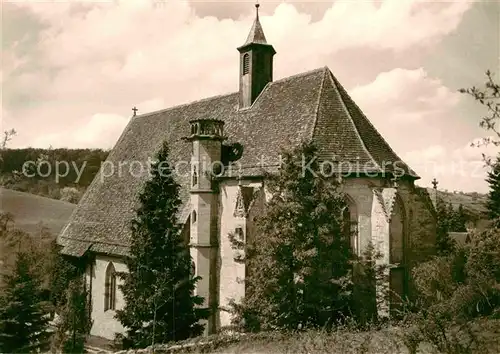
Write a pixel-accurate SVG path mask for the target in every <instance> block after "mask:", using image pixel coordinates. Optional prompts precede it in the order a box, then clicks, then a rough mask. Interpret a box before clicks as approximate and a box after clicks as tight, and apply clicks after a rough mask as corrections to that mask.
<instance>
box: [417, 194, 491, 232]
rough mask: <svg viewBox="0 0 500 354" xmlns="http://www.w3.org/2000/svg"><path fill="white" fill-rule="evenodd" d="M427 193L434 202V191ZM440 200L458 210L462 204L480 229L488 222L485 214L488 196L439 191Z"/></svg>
mask: <svg viewBox="0 0 500 354" xmlns="http://www.w3.org/2000/svg"><path fill="white" fill-rule="evenodd" d="M427 192H429V195H430V196H431V200H432V201H433V202H434V201H435V198H434V193H435V191H434V189H433V188H427ZM437 193H438V195H437V196H438V198H441V199H442V200H443V201H444V202H445V203H446V204H449V203H451V204H452V205H453V207H454V208H455V209H456V208H458V206H459V205H460V204H461V205H463V208H464V211H465V213H466V214H467V215H468V216H469V217H471V219H473V220H476V222H477V224H476V226H477V227H478V228H483V227H485V226H486V225H487V224H488V222H487V221H486V220H485V217H484V213H485V212H486V206H485V205H486V200H487V195H485V194H480V193H475V192H473V193H463V192H455V193H453V192H446V191H442V190H438V191H437Z"/></svg>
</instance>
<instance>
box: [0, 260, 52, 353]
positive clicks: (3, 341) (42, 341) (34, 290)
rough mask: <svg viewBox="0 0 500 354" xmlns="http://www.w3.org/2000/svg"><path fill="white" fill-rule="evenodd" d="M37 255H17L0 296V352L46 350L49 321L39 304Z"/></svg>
mask: <svg viewBox="0 0 500 354" xmlns="http://www.w3.org/2000/svg"><path fill="white" fill-rule="evenodd" d="M37 264H38V263H37V259H36V255H34V254H32V253H28V252H24V251H22V252H19V253H18V255H17V259H16V262H15V265H14V269H13V272H12V274H10V275H6V276H5V285H6V286H5V289H3V292H2V294H1V296H0V352H2V353H29V352H36V351H38V350H43V349H46V348H48V346H49V342H48V338H49V333H48V332H47V326H48V322H49V318H48V313H49V312H48V310H47V308H46V306H45V305H46V304H44V302H43V301H42V299H43V294H42V274H40V272H38V269H37V267H36V266H37Z"/></svg>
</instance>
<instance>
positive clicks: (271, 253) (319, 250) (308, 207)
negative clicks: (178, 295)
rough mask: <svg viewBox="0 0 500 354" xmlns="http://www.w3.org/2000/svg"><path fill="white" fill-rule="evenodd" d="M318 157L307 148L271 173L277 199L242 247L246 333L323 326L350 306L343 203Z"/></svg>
mask: <svg viewBox="0 0 500 354" xmlns="http://www.w3.org/2000/svg"><path fill="white" fill-rule="evenodd" d="M317 157H318V155H317V150H316V148H315V147H314V146H312V145H308V144H306V145H303V146H301V147H300V148H297V149H295V150H293V151H292V152H287V153H284V155H283V162H284V163H283V165H282V166H281V169H280V171H279V173H278V174H276V175H269V176H267V178H266V187H267V189H268V191H269V192H270V193H271V195H272V198H271V200H270V201H269V202H268V203H267V205H266V210H265V213H264V214H263V215H262V216H261V217H260V218H259V219H258V221H257V232H256V235H255V237H254V239H253V240H249V241H248V244H247V247H246V249H245V261H246V263H247V267H248V272H247V275H246V278H245V286H246V289H247V290H246V293H245V297H244V299H243V302H242V303H241V304H237V305H236V306H235V311H236V313H237V314H238V315H239V316H238V317H239V318H240V319H242V320H243V322H244V323H245V324H244V327H246V328H245V329H246V330H258V329H259V328H260V329H272V328H278V329H297V328H300V327H301V326H302V327H323V326H328V325H331V324H332V323H334V322H335V321H336V320H338V319H339V318H342V317H343V316H345V315H347V313H348V311H349V304H350V299H351V298H350V296H351V295H350V291H351V290H352V288H351V285H352V284H351V277H350V265H349V261H350V260H352V257H351V254H352V252H351V250H350V242H349V232H346V228H345V227H346V226H347V227H350V225H347V224H345V223H344V218H343V210H344V207H345V206H346V203H345V199H344V196H343V194H342V193H341V192H340V189H339V184H338V182H337V180H336V178H335V177H332V176H328V174H329V173H328V171H327V170H326V171H325V169H323V171H321V164H320V163H319V161H318V159H317ZM303 161H305V163H303ZM310 162H311V163H310ZM305 166H307V167H306V168H304V167H305Z"/></svg>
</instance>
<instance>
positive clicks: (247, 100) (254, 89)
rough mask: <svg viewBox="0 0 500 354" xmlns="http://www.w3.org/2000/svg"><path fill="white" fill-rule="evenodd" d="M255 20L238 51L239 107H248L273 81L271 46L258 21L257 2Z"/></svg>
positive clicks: (272, 51)
mask: <svg viewBox="0 0 500 354" xmlns="http://www.w3.org/2000/svg"><path fill="white" fill-rule="evenodd" d="M255 10H256V11H255V12H256V14H255V21H254V23H253V25H252V28H251V29H250V33H249V34H248V37H247V40H246V42H245V44H243V45H242V46H241V47H239V48H238V51H239V52H240V98H239V107H240V109H241V108H247V107H250V106H251V105H252V104H253V102H254V101H255V100H256V99H257V97H258V96H259V94H260V93H261V92H262V90H263V89H264V87H265V86H266V85H267V84H268V83H269V82H272V81H273V56H274V54H276V51H275V50H274V48H273V46H272V45H270V44H267V41H266V36H265V35H264V31H263V29H262V26H261V24H260V21H259V4H255Z"/></svg>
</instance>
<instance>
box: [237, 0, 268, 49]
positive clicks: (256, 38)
mask: <svg viewBox="0 0 500 354" xmlns="http://www.w3.org/2000/svg"><path fill="white" fill-rule="evenodd" d="M259 7H260V4H259V3H256V4H255V21H254V22H253V25H252V28H251V29H250V33H249V34H248V37H247V40H246V41H245V44H243V46H245V45H247V44H250V43H258V44H267V40H266V36H265V35H264V30H263V29H262V25H261V24H260V21H259Z"/></svg>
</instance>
